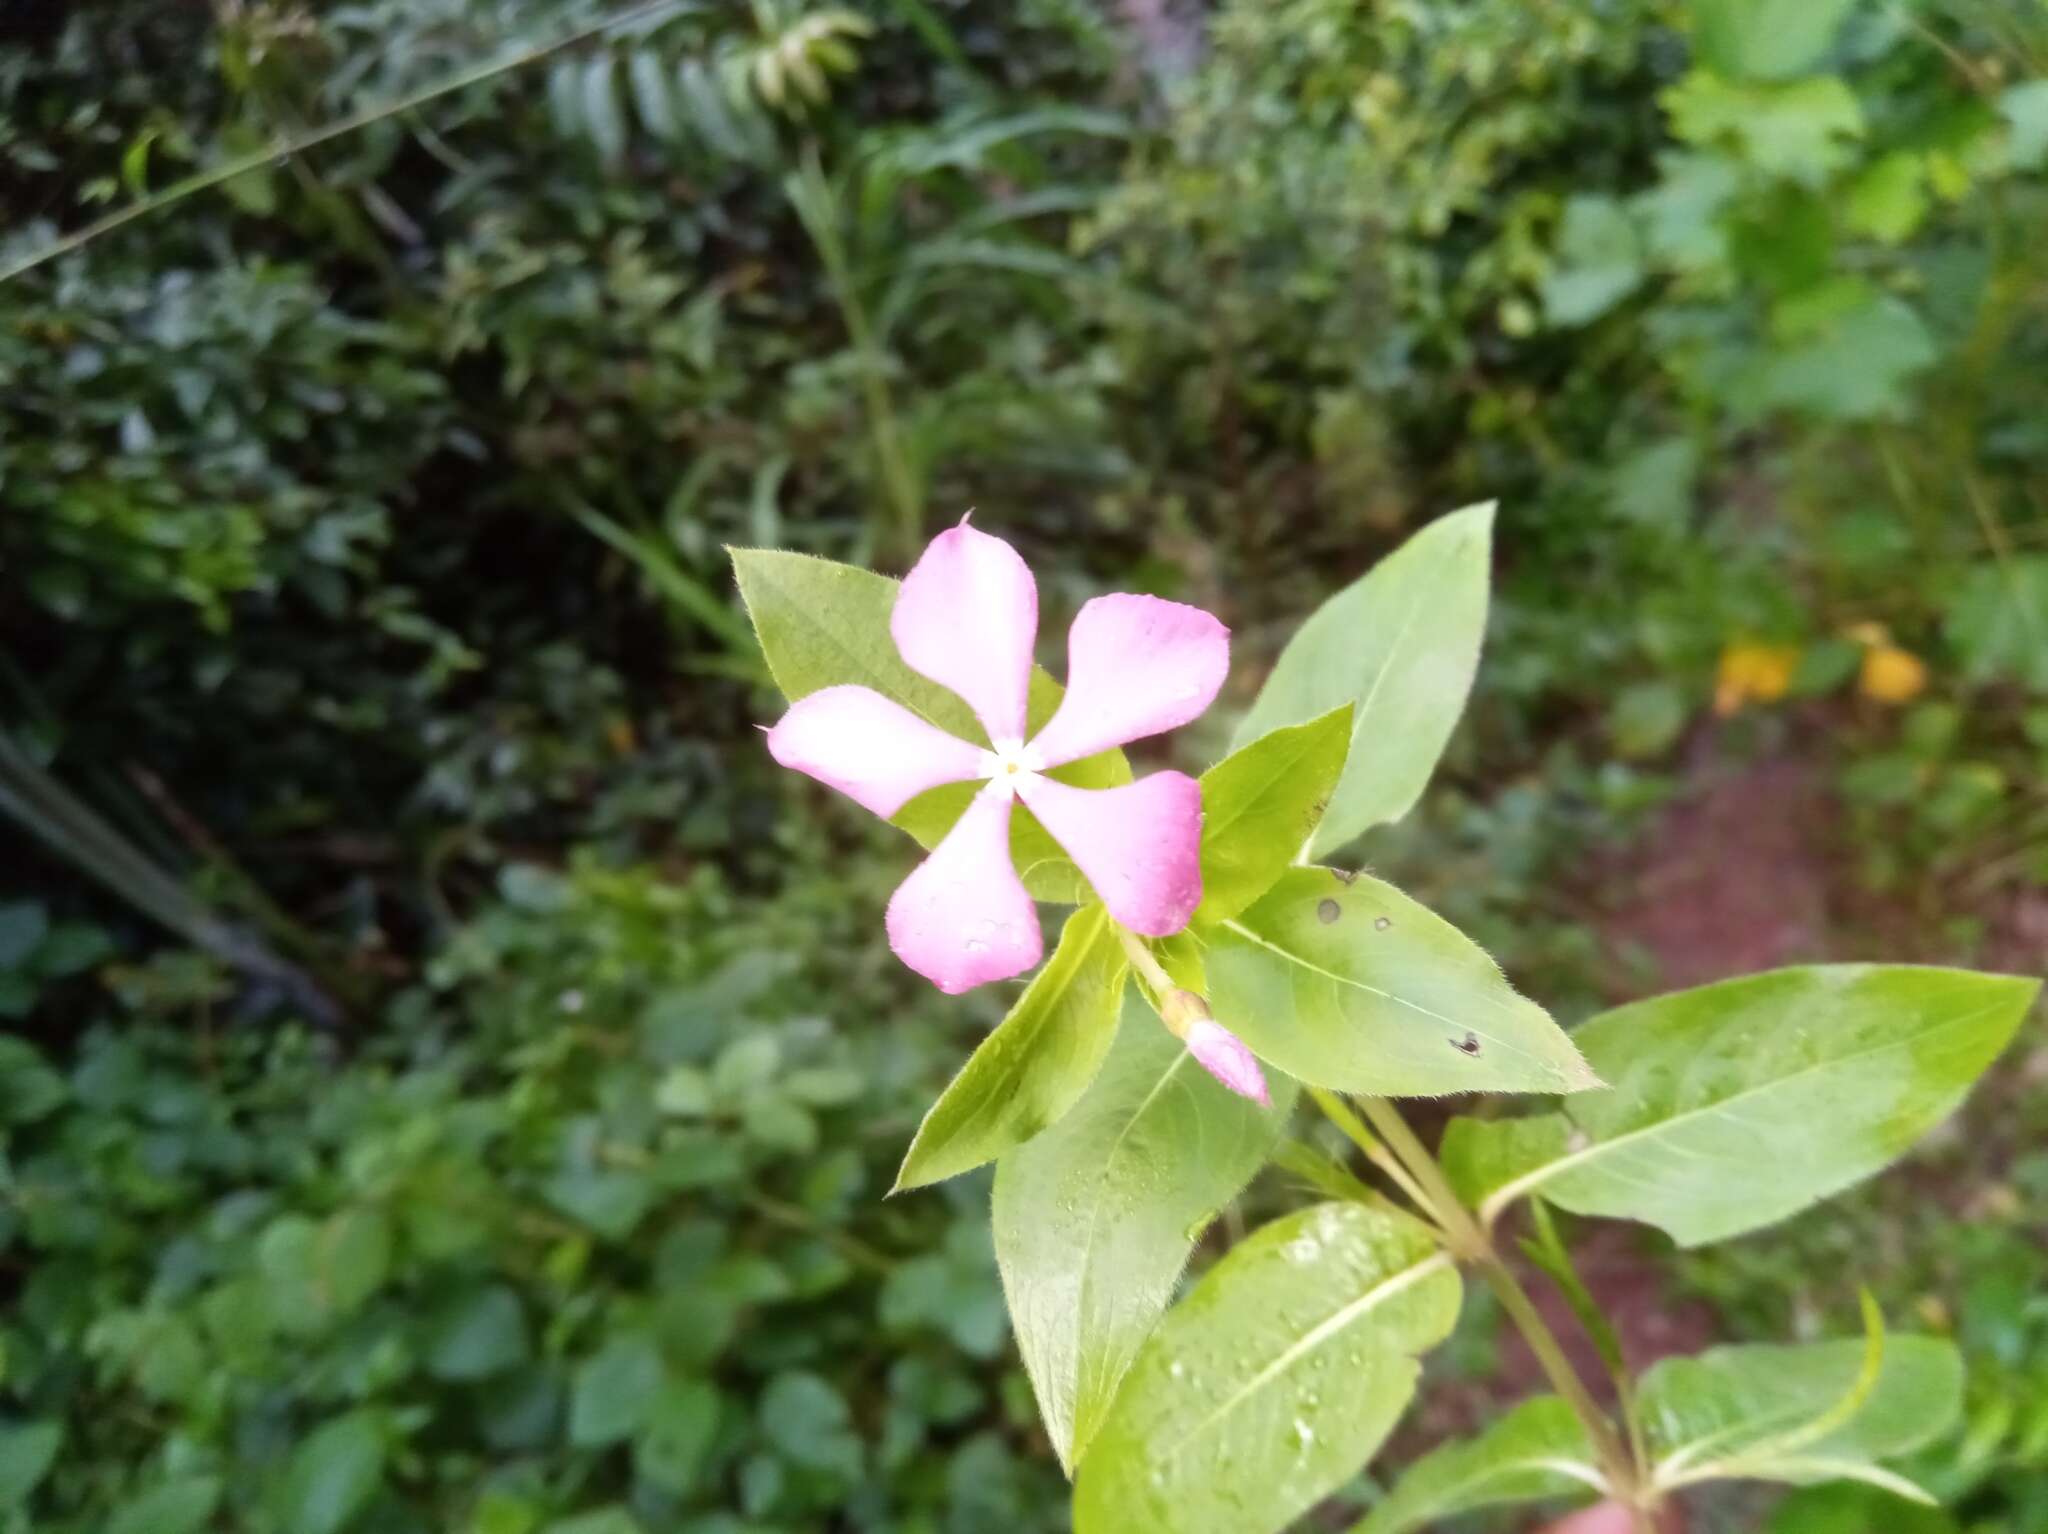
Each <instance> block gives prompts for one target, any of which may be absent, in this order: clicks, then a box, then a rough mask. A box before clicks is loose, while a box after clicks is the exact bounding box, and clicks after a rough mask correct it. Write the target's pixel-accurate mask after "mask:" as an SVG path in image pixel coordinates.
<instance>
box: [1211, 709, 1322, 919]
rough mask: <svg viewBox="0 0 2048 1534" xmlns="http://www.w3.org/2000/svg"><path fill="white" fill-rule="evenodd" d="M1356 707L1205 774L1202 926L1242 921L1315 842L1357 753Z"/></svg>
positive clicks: (1264, 739)
mask: <svg viewBox="0 0 2048 1534" xmlns="http://www.w3.org/2000/svg"><path fill="white" fill-rule="evenodd" d="M1352 712H1353V711H1352V707H1351V705H1350V704H1348V703H1346V704H1342V705H1340V706H1339V707H1337V708H1333V709H1331V710H1330V712H1328V713H1327V714H1324V715H1323V716H1322V717H1321V718H1319V719H1311V720H1310V721H1309V722H1308V723H1307V724H1296V725H1283V726H1282V727H1281V728H1279V729H1277V730H1274V731H1272V732H1270V733H1269V734H1266V735H1261V736H1260V737H1259V738H1258V739H1257V740H1255V741H1253V742H1252V743H1251V744H1250V745H1248V746H1245V747H1243V748H1241V749H1239V750H1237V751H1233V752H1232V753H1231V754H1230V755H1229V756H1226V757H1225V758H1224V759H1223V760H1222V761H1220V762H1218V763H1217V764H1216V765H1215V766H1214V767H1211V768H1210V769H1209V770H1208V771H1207V772H1205V773H1203V774H1202V904H1201V906H1200V908H1199V909H1198V910H1196V912H1195V920H1196V921H1198V922H1219V921H1223V920H1226V919H1227V918H1229V917H1232V916H1235V915H1237V913H1238V912H1240V911H1242V910H1243V909H1244V908H1245V907H1246V906H1248V905H1250V904H1251V903H1252V902H1253V901H1254V900H1257V899H1258V898H1259V896H1261V895H1263V894H1265V893H1266V891H1267V890H1269V889H1271V888H1272V887H1273V881H1274V880H1276V879H1278V878H1279V877H1280V876H1281V875H1282V874H1283V873H1285V872H1286V871H1287V869H1288V867H1289V866H1290V865H1291V864H1292V863H1293V862H1294V860H1295V859H1296V858H1297V857H1299V856H1300V855H1301V851H1302V849H1303V848H1304V847H1306V846H1307V845H1308V842H1309V838H1310V837H1312V836H1314V835H1315V831H1316V825H1317V822H1319V821H1320V820H1321V819H1322V814H1323V806H1324V804H1325V803H1327V802H1328V800H1329V797H1330V795H1331V794H1332V793H1333V792H1334V791H1335V790H1336V787H1337V779H1338V778H1339V777H1340V776H1342V774H1343V771H1344V758H1345V756H1346V755H1347V754H1348V753H1349V751H1350V749H1351V715H1352Z"/></svg>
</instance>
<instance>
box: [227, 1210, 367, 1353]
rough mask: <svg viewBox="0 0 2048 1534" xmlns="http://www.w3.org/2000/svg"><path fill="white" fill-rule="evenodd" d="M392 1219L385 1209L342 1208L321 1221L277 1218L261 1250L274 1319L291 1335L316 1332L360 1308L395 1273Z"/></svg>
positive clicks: (266, 1232)
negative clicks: (391, 1273)
mask: <svg viewBox="0 0 2048 1534" xmlns="http://www.w3.org/2000/svg"><path fill="white" fill-rule="evenodd" d="M391 1241H392V1237H391V1221H390V1219H389V1217H387V1216H386V1215H385V1214H384V1212H383V1211H382V1210H381V1209H376V1208H373V1207H369V1206H361V1207H357V1208H353V1209H342V1210H338V1211H336V1212H335V1213H334V1214H332V1215H330V1216H328V1218H327V1219H325V1220H323V1221H320V1222H319V1223H317V1224H316V1223H315V1222H314V1221H312V1220H310V1219H308V1218H307V1217H306V1216H304V1215H300V1214H288V1215H283V1216H281V1217H280V1218H278V1219H276V1220H273V1221H272V1222H271V1223H270V1225H269V1226H267V1227H266V1228H265V1230H264V1232H263V1235H262V1237H261V1239H260V1240H259V1241H258V1242H257V1246H256V1260H257V1265H258V1267H259V1269H260V1270H261V1272H262V1275H263V1279H264V1282H265V1285H266V1290H267V1294H268V1298H269V1302H270V1308H271V1313H272V1315H273V1316H274V1317H275V1318H276V1321H277V1323H278V1325H280V1326H281V1327H283V1328H284V1329H285V1330H287V1331H293V1332H310V1331H316V1330H318V1329H320V1328H321V1327H324V1326H326V1325H328V1324H329V1323H330V1322H332V1321H333V1320H334V1319H335V1318H336V1317H339V1316H345V1315H348V1314H349V1313H351V1312H352V1311H354V1310H356V1309H357V1308H358V1307H359V1306H361V1305H362V1304H363V1302H364V1301H365V1300H367V1299H368V1298H369V1297H370V1296H371V1295H373V1294H375V1293H376V1292H377V1290H378V1289H380V1288H382V1287H383V1285H384V1280H385V1279H386V1278H387V1277H388V1276H389V1275H390V1271H391Z"/></svg>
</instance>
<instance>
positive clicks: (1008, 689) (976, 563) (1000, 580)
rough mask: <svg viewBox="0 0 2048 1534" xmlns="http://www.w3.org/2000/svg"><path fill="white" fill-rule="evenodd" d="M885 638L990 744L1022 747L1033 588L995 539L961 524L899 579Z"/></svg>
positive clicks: (1018, 561)
mask: <svg viewBox="0 0 2048 1534" xmlns="http://www.w3.org/2000/svg"><path fill="white" fill-rule="evenodd" d="M889 632H890V634H891V635H892V636H894V638H895V640H896V648H897V650H898V651H899V652H901V654H902V656H903V659H904V661H905V662H906V663H908V665H909V666H910V668H911V670H913V671H916V672H920V673H921V674H923V675H925V676H928V677H930V678H931V679H932V680H933V681H934V682H937V683H938V684H939V685H940V686H941V687H947V688H951V689H952V690H953V691H954V692H957V693H958V694H959V695H960V696H961V697H963V698H965V699H966V700H967V703H968V706H969V707H971V708H972V709H973V710H974V712H975V715H976V716H977V717H978V718H979V719H980V720H981V725H982V728H983V729H985V730H987V731H988V738H989V743H990V744H991V745H995V746H1002V745H1006V744H1007V745H1021V744H1022V743H1023V740H1024V729H1025V720H1024V714H1025V704H1026V701H1027V697H1028V694H1029V692H1030V689H1031V646H1032V644H1033V643H1034V642H1035V641H1036V640H1037V638H1038V586H1037V583H1036V582H1034V581H1033V580H1032V579H1031V570H1030V568H1029V567H1028V566H1027V565H1026V564H1025V563H1024V561H1023V559H1022V558H1021V557H1020V556H1019V555H1018V553H1017V551H1016V550H1015V549H1013V548H1011V547H1010V546H1009V545H1008V544H1007V543H1005V542H1003V540H1002V539H1000V538H992V537H990V536H989V535H988V534H987V533H984V532H979V531H977V530H976V529H974V528H971V527H969V526H968V525H967V524H966V522H964V521H963V522H962V523H961V524H960V525H959V526H958V527H951V528H948V529H947V530H946V531H945V532H943V533H940V534H939V536H938V537H936V538H934V539H933V540H932V541H931V545H930V547H928V548H927V549H926V550H925V551H924V554H923V556H922V557H921V558H920V559H919V560H918V562H917V564H916V565H915V566H914V567H913V568H912V569H911V572H910V573H909V574H908V575H906V576H904V577H903V590H902V591H901V592H900V593H898V595H897V597H896V608H895V611H894V612H892V613H891V614H890V615H889Z"/></svg>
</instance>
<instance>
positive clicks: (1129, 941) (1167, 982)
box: [1111, 922, 1175, 1008]
mask: <svg viewBox="0 0 2048 1534" xmlns="http://www.w3.org/2000/svg"><path fill="white" fill-rule="evenodd" d="M1111 925H1112V926H1114V927H1115V928H1116V940H1117V942H1118V943H1119V944H1121V945H1122V947H1123V950H1124V957H1125V958H1127V959H1129V960H1130V961H1131V968H1132V969H1134V970H1136V971H1137V972H1138V978H1139V979H1140V980H1142V981H1144V982H1145V989H1147V990H1148V991H1150V992H1151V993H1152V1005H1153V1006H1154V1007H1155V1008H1157V1007H1159V1006H1160V1005H1162V1004H1163V1003H1164V1002H1165V1000H1166V994H1167V992H1169V991H1171V990H1173V989H1175V986H1174V983H1173V976H1171V975H1169V974H1168V973H1167V972H1166V968H1165V966H1164V965H1162V964H1161V963H1160V962H1159V959H1158V957H1157V956H1156V955H1155V954H1154V953H1153V952H1152V946H1151V945H1150V944H1149V943H1147V942H1146V941H1145V940H1144V939H1143V938H1141V937H1139V936H1138V934H1137V933H1135V932H1133V931H1131V929H1130V928H1128V927H1126V926H1124V925H1123V924H1122V923H1121V922H1112V923H1111Z"/></svg>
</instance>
